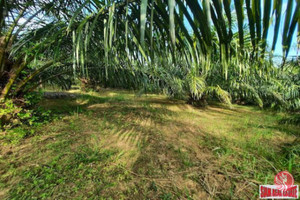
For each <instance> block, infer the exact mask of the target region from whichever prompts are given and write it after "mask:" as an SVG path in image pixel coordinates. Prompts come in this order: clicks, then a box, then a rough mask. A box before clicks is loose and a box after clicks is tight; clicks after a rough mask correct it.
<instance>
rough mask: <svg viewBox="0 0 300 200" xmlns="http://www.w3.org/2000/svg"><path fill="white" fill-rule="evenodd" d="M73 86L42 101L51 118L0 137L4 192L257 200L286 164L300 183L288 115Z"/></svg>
mask: <svg viewBox="0 0 300 200" xmlns="http://www.w3.org/2000/svg"><path fill="white" fill-rule="evenodd" d="M74 92H77V93H78V97H77V98H76V99H55V100H43V102H42V103H41V107H44V108H45V109H49V110H51V111H52V113H54V114H55V115H56V116H57V117H56V118H55V120H53V121H52V122H50V123H48V124H45V125H41V126H38V127H34V128H33V129H32V131H33V132H32V134H29V136H28V134H25V133H24V130H22V129H21V128H18V129H15V130H14V134H11V135H6V136H5V137H4V138H7V137H9V139H8V140H5V139H2V141H1V143H2V145H1V147H0V199H207V198H213V199H230V198H236V199H249V198H250V199H251V198H252V199H256V198H257V195H258V185H259V184H273V179H274V176H275V175H276V173H277V172H279V171H282V170H289V171H290V172H291V173H292V174H293V176H294V178H295V181H296V183H298V184H299V182H300V159H299V154H300V145H299V144H300V143H299V134H300V133H299V126H295V125H288V124H283V123H280V121H281V119H283V118H285V117H287V116H286V114H282V113H273V112H269V111H262V110H259V109H258V108H255V107H246V106H237V105H234V106H233V109H231V110H230V109H228V108H226V107H223V106H222V105H220V104H215V105H213V106H209V107H208V108H206V109H199V108H194V107H192V106H190V105H187V104H185V102H182V101H175V100H170V99H167V98H166V97H164V96H159V95H147V96H142V97H138V96H136V95H135V94H134V93H131V92H127V91H118V90H105V91H103V92H102V93H100V94H97V93H93V92H90V93H79V92H78V91H74ZM18 133H19V134H18ZM24 135H27V136H26V137H25V138H24V137H23V136H24ZM2 138H3V137H2ZM8 141H13V143H12V142H10V143H9V142H8Z"/></svg>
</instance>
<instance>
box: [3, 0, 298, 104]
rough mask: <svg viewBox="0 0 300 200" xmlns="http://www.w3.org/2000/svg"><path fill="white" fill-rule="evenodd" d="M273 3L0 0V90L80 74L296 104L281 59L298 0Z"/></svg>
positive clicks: (100, 80) (293, 72)
mask: <svg viewBox="0 0 300 200" xmlns="http://www.w3.org/2000/svg"><path fill="white" fill-rule="evenodd" d="M282 5H283V2H282V0H264V1H262V0H252V1H250V0H245V1H244V0H234V1H231V0H212V1H208V0H198V1H194V0H168V1H167V0H140V1H139V0H115V1H114V0H76V1H72V3H70V1H63V0H56V1H51V0H42V1H35V0H31V1H10V0H1V2H0V10H1V11H2V12H0V13H2V14H1V16H0V37H1V41H0V42H1V43H0V91H1V98H2V99H6V98H15V97H20V96H22V95H24V94H25V93H27V92H31V91H33V90H34V89H35V88H36V87H38V86H39V85H40V84H42V83H55V84H59V85H66V82H67V83H70V84H71V83H72V81H74V80H75V79H77V78H81V79H87V80H89V82H91V83H93V84H94V85H97V84H98V85H100V86H105V87H122V88H131V89H140V90H144V91H149V90H153V91H157V92H165V93H167V94H169V95H171V96H176V97H180V98H190V99H192V100H195V101H197V100H199V99H203V98H207V97H211V98H219V99H220V100H221V101H223V102H225V103H227V104H230V103H231V102H232V100H235V101H249V102H250V103H256V104H258V105H259V106H263V104H265V105H270V106H284V107H289V108H293V109H297V108H299V100H298V99H299V75H298V74H299V67H298V66H299V65H297V63H296V67H295V66H294V65H295V64H294V63H293V64H290V63H287V64H285V62H286V58H287V56H288V53H289V50H290V47H291V43H292V39H293V38H292V36H293V34H294V32H295V31H296V29H297V26H299V19H300V17H299V15H300V13H299V12H300V9H299V5H300V2H299V1H298V0H297V1H295V0H290V1H288V3H287V8H286V10H283V6H282ZM273 21H274V33H275V34H274V36H273V38H272V44H271V46H270V47H269V46H268V44H267V38H268V32H269V30H270V28H273V26H270V24H271V23H272V22H273ZM281 24H283V32H282V34H279V32H280V25H281ZM298 30H299V28H298ZM281 35H282V46H283V51H284V52H283V55H284V60H283V63H284V64H283V65H282V66H283V67H282V68H278V67H276V66H275V65H274V63H273V62H272V59H269V58H270V57H271V56H272V53H273V51H274V50H275V48H276V45H277V39H278V37H281ZM298 37H299V36H298ZM297 73H298V74H297ZM287 89H288V90H287Z"/></svg>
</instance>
